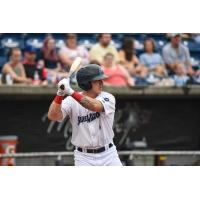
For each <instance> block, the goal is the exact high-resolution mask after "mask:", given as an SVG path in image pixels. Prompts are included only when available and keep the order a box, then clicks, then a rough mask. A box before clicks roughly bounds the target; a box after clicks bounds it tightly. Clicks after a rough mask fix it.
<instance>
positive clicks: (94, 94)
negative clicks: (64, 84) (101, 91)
mask: <svg viewBox="0 0 200 200" xmlns="http://www.w3.org/2000/svg"><path fill="white" fill-rule="evenodd" d="M83 94H84V95H85V96H88V97H91V98H96V97H97V96H98V95H97V94H96V93H94V92H92V91H87V92H83Z"/></svg>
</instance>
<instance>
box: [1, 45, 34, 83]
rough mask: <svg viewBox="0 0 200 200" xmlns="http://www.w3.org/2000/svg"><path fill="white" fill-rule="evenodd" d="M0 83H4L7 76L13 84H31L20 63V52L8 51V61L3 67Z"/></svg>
mask: <svg viewBox="0 0 200 200" xmlns="http://www.w3.org/2000/svg"><path fill="white" fill-rule="evenodd" d="M2 73H3V74H2V82H3V83H6V76H7V75H9V76H10V77H11V78H12V80H13V83H26V84H30V83H32V80H31V79H30V78H27V76H26V73H25V70H24V66H23V65H22V63H21V50H20V49H19V48H13V49H11V51H10V61H9V62H8V63H6V64H5V65H4V66H3V69H2Z"/></svg>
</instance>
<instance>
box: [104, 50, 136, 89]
mask: <svg viewBox="0 0 200 200" xmlns="http://www.w3.org/2000/svg"><path fill="white" fill-rule="evenodd" d="M102 68H103V71H104V73H105V75H107V76H108V79H105V81H104V83H105V85H106V86H116V87H124V86H133V85H134V80H133V78H132V77H131V76H130V74H129V73H128V71H127V70H126V69H124V68H123V67H122V66H121V65H119V64H116V62H115V60H114V55H113V54H111V53H107V54H106V55H105V56H104V62H103V65H102Z"/></svg>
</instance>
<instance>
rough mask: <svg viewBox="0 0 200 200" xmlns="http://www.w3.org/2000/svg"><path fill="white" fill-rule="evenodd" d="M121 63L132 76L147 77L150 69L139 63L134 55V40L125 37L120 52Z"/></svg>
mask: <svg viewBox="0 0 200 200" xmlns="http://www.w3.org/2000/svg"><path fill="white" fill-rule="evenodd" d="M119 62H120V64H121V65H122V66H124V67H125V68H126V69H127V70H128V72H129V73H130V74H131V76H139V77H142V78H144V77H146V75H147V73H148V69H147V68H146V67H144V66H142V65H141V64H140V63H139V60H138V58H137V56H136V55H135V53H134V39H133V38H131V37H125V38H124V40H123V43H122V48H121V50H119Z"/></svg>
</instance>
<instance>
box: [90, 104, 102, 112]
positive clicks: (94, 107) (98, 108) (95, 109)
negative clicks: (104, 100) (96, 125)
mask: <svg viewBox="0 0 200 200" xmlns="http://www.w3.org/2000/svg"><path fill="white" fill-rule="evenodd" d="M91 110H92V111H93V112H102V110H103V108H102V106H101V105H100V106H99V105H98V104H97V105H94V106H93V107H92V108H91Z"/></svg>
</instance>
